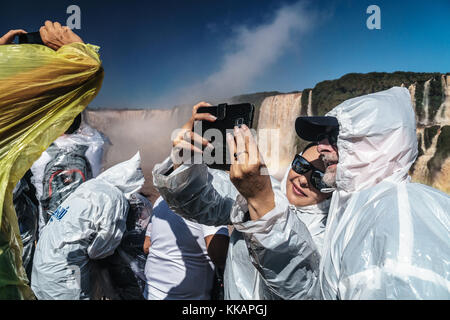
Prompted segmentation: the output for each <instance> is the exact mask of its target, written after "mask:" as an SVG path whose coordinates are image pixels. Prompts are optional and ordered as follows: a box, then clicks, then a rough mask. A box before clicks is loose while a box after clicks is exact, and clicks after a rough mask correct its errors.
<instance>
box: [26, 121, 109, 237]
mask: <svg viewBox="0 0 450 320" xmlns="http://www.w3.org/2000/svg"><path fill="white" fill-rule="evenodd" d="M106 142H107V138H106V137H104V136H103V135H102V134H101V133H100V132H99V131H97V130H96V129H94V128H92V127H90V126H88V125H87V124H84V123H83V124H82V125H81V127H80V128H79V129H78V130H77V131H76V132H75V133H74V134H64V135H62V136H60V137H58V139H56V140H55V141H54V142H53V144H52V145H51V146H50V147H49V148H48V149H47V150H46V151H44V152H43V153H42V155H41V156H40V157H39V159H38V160H36V162H34V163H33V166H32V167H31V171H32V172H33V177H32V183H33V185H34V186H35V187H36V196H37V198H38V199H39V201H40V206H39V232H40V231H41V230H42V228H43V227H44V226H45V224H46V223H47V221H48V219H49V215H48V211H53V210H52V208H46V209H44V207H45V205H44V202H45V201H46V200H47V201H48V200H49V199H43V194H44V190H43V186H44V176H45V169H46V167H47V164H48V163H49V162H50V161H52V160H54V156H52V154H54V153H55V150H61V151H67V152H58V153H57V156H58V157H59V159H58V161H57V162H56V163H57V164H58V165H60V166H62V167H67V168H68V169H69V168H71V167H70V163H71V162H72V158H73V157H72V153H73V152H75V153H80V151H81V150H79V149H80V148H81V147H84V148H85V149H83V152H81V153H82V156H83V157H84V158H85V159H86V160H87V161H88V164H89V167H90V170H87V171H89V172H90V174H91V175H89V176H88V177H86V179H91V178H95V177H97V176H98V175H99V174H100V172H101V169H102V161H103V154H104V148H105V144H106ZM77 150H78V151H77ZM66 164H67V165H66ZM86 169H87V168H86ZM62 173H63V174H64V172H62ZM47 178H48V177H47ZM78 185H79V181H77V180H74V181H72V182H71V183H68V184H67V185H65V187H64V188H62V189H58V192H59V193H61V194H62V195H64V196H58V195H57V196H56V198H60V199H61V200H59V201H56V207H57V206H58V205H60V204H61V203H62V201H64V200H65V198H67V196H68V195H69V194H70V193H71V192H72V191H73V190H74V189H76V188H77V187H78ZM72 189H73V190H72ZM54 192H55V190H54ZM53 202H55V201H53ZM53 206H55V205H53ZM53 209H54V208H53Z"/></svg>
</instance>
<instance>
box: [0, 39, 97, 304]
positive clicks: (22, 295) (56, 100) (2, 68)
mask: <svg viewBox="0 0 450 320" xmlns="http://www.w3.org/2000/svg"><path fill="white" fill-rule="evenodd" d="M97 51H98V47H95V46H92V45H86V44H82V43H72V44H70V45H66V46H63V47H61V48H60V49H59V50H57V51H54V50H52V49H50V48H48V47H46V46H42V45H31V44H22V45H2V46H0V266H1V268H0V299H31V298H33V293H32V292H31V290H30V288H29V286H28V285H27V282H28V281H27V277H26V274H25V270H24V268H23V266H22V261H21V255H22V254H21V251H22V243H21V241H20V233H19V227H18V223H17V217H16V214H15V210H14V206H13V189H14V187H15V186H16V184H17V183H18V181H19V180H20V179H21V178H22V177H23V175H24V174H25V172H26V171H27V170H28V169H29V168H30V167H31V165H32V164H33V162H34V161H36V159H38V158H39V156H40V155H41V153H42V152H43V151H44V150H46V149H47V148H48V147H49V145H50V144H51V143H52V142H53V141H54V140H55V139H56V138H57V137H58V136H60V135H61V134H63V133H64V132H65V131H66V130H67V129H68V128H69V126H70V125H71V123H72V121H73V119H74V118H75V117H76V116H77V115H78V114H79V113H80V112H81V111H83V109H84V108H85V107H86V106H87V105H88V104H89V102H91V100H92V99H93V98H94V97H95V96H96V94H97V93H98V91H99V90H100V87H101V83H102V80H103V69H102V67H101V61H100V57H99V55H98V53H97Z"/></svg>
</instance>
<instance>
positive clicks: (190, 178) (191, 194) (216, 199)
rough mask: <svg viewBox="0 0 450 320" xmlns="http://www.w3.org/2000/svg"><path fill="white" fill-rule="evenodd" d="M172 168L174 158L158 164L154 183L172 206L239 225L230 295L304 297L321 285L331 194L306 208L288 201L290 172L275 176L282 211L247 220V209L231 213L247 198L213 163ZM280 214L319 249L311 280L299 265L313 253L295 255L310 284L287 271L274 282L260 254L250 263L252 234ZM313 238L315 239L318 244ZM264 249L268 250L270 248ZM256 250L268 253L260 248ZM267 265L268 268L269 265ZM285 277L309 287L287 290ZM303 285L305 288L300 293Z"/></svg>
mask: <svg viewBox="0 0 450 320" xmlns="http://www.w3.org/2000/svg"><path fill="white" fill-rule="evenodd" d="M171 168H172V162H171V160H170V158H168V159H166V160H165V161H164V162H162V163H161V164H157V165H156V166H155V168H154V170H153V184H154V185H155V187H156V188H157V189H158V191H159V193H160V194H161V196H162V197H163V198H164V199H165V200H166V202H167V203H168V205H169V207H170V208H171V209H172V210H173V211H174V212H176V213H178V214H180V215H181V216H182V217H184V218H186V219H189V220H193V221H195V222H197V223H201V224H205V225H224V224H232V223H234V226H235V230H234V231H233V233H232V234H231V237H230V245H229V248H228V255H227V261H226V265H225V274H224V289H225V299H226V300H230V299H231V300H248V299H253V300H257V299H280V298H281V299H292V298H296V297H297V298H298V296H299V295H301V296H302V298H303V297H305V296H306V295H307V293H305V292H309V291H310V290H309V289H310V288H311V287H313V288H314V290H317V289H318V286H317V285H316V283H317V279H318V267H319V254H318V252H317V247H319V246H320V245H321V243H322V240H323V232H324V229H325V222H326V219H324V216H325V215H326V212H327V211H328V204H329V200H327V201H325V202H324V203H323V204H322V205H319V206H311V207H308V208H305V210H304V211H303V210H302V209H303V208H296V207H294V206H289V203H288V200H287V198H286V196H285V194H286V189H285V184H286V179H287V175H286V177H285V179H283V182H282V184H281V186H280V183H279V182H278V181H276V180H275V179H272V180H271V181H272V187H273V190H274V193H275V204H276V210H280V212H271V213H268V214H266V216H265V217H269V218H270V217H272V218H270V219H269V221H267V220H264V219H260V220H258V221H245V222H244V221H243V219H244V216H245V212H246V210H245V211H239V212H238V211H236V212H235V213H233V214H232V213H231V211H232V209H233V208H234V207H236V208H240V209H242V208H244V207H246V201H245V199H244V198H243V197H242V196H240V195H239V193H238V191H237V190H236V188H235V187H234V185H233V184H232V183H231V181H230V178H229V176H228V174H227V173H226V172H224V171H220V170H215V169H210V168H208V167H207V166H206V165H182V166H180V167H179V168H177V169H176V170H174V171H173V172H172V173H170V174H169V175H166V173H167V172H169V170H170V169H171ZM236 202H239V205H235V204H236ZM311 214H313V215H311ZM315 214H317V215H315ZM230 215H231V217H230ZM282 215H285V216H289V217H290V220H289V223H290V222H291V221H293V222H294V223H295V226H301V228H304V229H305V230H306V231H305V232H304V233H305V234H306V235H307V236H308V238H307V240H305V242H306V243H307V245H306V246H307V247H308V248H311V252H310V253H311V255H312V254H313V253H316V255H315V257H314V261H315V262H316V263H315V272H316V273H317V274H316V275H315V277H314V279H316V280H315V281H314V282H313V283H310V282H309V279H310V277H306V276H305V275H304V274H303V273H304V272H305V269H304V268H303V267H298V264H302V263H303V264H305V265H308V266H309V264H306V263H305V261H304V259H309V254H308V255H305V256H298V255H295V258H296V259H295V261H294V263H295V264H296V265H297V271H298V274H302V276H303V278H304V279H306V284H305V283H300V284H299V281H298V280H297V278H295V277H290V276H289V275H288V273H285V274H283V275H282V276H281V278H280V277H278V278H276V277H275V279H273V281H272V283H271V282H270V280H271V279H272V278H273V277H271V275H267V273H265V272H264V271H265V270H264V268H265V266H262V265H261V263H258V262H257V259H254V260H253V263H252V260H251V258H250V254H249V250H252V249H251V245H252V244H254V243H255V242H254V241H253V240H252V237H251V234H252V233H253V232H254V231H256V230H258V229H261V228H265V227H266V226H267V225H268V224H270V223H269V222H270V221H274V217H275V218H278V217H279V216H282ZM302 217H303V218H305V219H306V220H307V221H305V222H302V221H301V220H300V219H302ZM299 218H300V219H299ZM308 219H309V220H308ZM285 222H286V220H285V219H283V220H280V221H279V226H280V228H284V227H283V225H286V224H285ZM305 224H306V226H308V228H310V232H311V233H312V234H313V238H311V236H310V233H309V232H308V230H307V229H306V228H307V227H306V226H305ZM288 225H289V224H288ZM286 230H288V228H287V229H286ZM313 241H316V242H317V247H316V245H315V244H314V242H313ZM264 252H268V250H266V251H264ZM279 252H280V251H276V252H268V256H270V255H271V253H279ZM258 253H259V254H264V253H263V252H260V251H258ZM285 257H286V256H285ZM289 258H290V257H289ZM266 261H267V260H266ZM297 263H298V264H297ZM286 264H287V263H286V262H285V261H280V263H279V264H278V263H277V265H280V266H281V265H286ZM302 268H303V269H302ZM268 269H270V266H269V268H268ZM286 270H288V269H286ZM298 274H297V275H298ZM262 275H264V277H263V276H262ZM285 276H286V278H287V279H286V278H285ZM286 281H287V282H289V283H293V284H294V285H295V286H301V285H305V286H306V287H307V289H300V288H298V287H296V290H292V288H289V289H288V290H284V288H285V287H284V286H281V285H280V284H283V285H284V284H286ZM277 288H278V289H277ZM300 291H302V294H300V293H299V292H300ZM310 294H312V293H310Z"/></svg>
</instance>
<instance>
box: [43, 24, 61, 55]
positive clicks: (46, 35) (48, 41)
mask: <svg viewBox="0 0 450 320" xmlns="http://www.w3.org/2000/svg"><path fill="white" fill-rule="evenodd" d="M39 33H40V35H41V39H42V42H43V43H44V44H45V45H46V46H47V47H50V48H52V49H53V50H58V48H59V47H58V46H57V45H55V44H53V43H52V42H51V38H50V34H49V31H48V30H47V28H46V27H45V26H42V27H41V28H40V29H39Z"/></svg>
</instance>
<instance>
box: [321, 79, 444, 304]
mask: <svg viewBox="0 0 450 320" xmlns="http://www.w3.org/2000/svg"><path fill="white" fill-rule="evenodd" d="M327 115H328V116H334V117H336V118H337V119H338V121H339V137H338V141H337V147H338V152H339V163H338V165H337V176H336V183H337V191H335V192H334V194H333V198H332V200H331V206H330V212H329V215H328V222H327V228H326V235H325V239H324V243H325V246H324V251H323V257H322V261H321V264H320V284H321V293H322V296H323V297H324V298H325V299H449V298H450V232H449V230H450V220H449V213H450V210H449V208H450V196H449V195H447V194H445V193H443V192H440V191H438V190H436V189H433V188H431V187H428V186H425V185H422V184H418V183H411V182H410V177H409V176H408V171H409V169H410V167H411V165H412V164H413V163H414V161H415V160H416V157H417V152H418V151H417V136H416V121H415V117H414V111H413V107H412V104H411V97H410V94H409V91H408V90H407V89H406V88H400V87H394V88H392V89H389V90H386V91H382V92H378V93H374V94H370V95H366V96H362V97H358V98H354V99H350V100H347V101H345V102H343V103H342V104H340V105H339V106H337V107H335V108H334V109H333V110H331V111H330V112H329V113H328V114H327Z"/></svg>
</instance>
